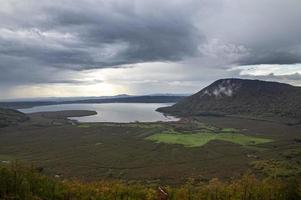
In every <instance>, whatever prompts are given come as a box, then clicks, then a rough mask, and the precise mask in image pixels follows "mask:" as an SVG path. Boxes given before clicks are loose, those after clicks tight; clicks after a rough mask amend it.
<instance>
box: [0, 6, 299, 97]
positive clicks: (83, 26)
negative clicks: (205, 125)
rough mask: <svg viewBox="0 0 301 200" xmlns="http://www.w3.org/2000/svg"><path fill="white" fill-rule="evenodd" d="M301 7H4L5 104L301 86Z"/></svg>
mask: <svg viewBox="0 0 301 200" xmlns="http://www.w3.org/2000/svg"><path fill="white" fill-rule="evenodd" d="M300 10H301V1H300V0H285V1H284V0H210V1H209V0H185V1H184V0H168V1H162V0H143V1H142V0H77V1H74V0H39V1H37V0H1V6H0V99H2V100H3V99H11V98H33V97H67V96H106V95H117V94H125V93H126V94H136V95H137V94H154V93H177V94H190V93H194V92H197V91H199V90H200V89H202V88H203V87H204V86H206V85H208V84H210V83H211V82H213V81H215V80H217V79H220V78H249V79H261V80H271V81H279V82H285V83H289V84H292V85H296V86H301V26H300V19H301V12H300Z"/></svg>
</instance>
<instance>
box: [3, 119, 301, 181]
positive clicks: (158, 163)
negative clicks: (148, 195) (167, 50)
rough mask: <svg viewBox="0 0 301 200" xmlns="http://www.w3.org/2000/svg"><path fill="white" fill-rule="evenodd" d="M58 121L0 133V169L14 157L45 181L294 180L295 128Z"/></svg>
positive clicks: (228, 122) (247, 123) (298, 157)
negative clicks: (39, 171)
mask: <svg viewBox="0 0 301 200" xmlns="http://www.w3.org/2000/svg"><path fill="white" fill-rule="evenodd" d="M65 114H66V113H65ZM59 116H60V117H56V115H55V114H53V113H52V114H50V113H48V114H47V113H46V114H45V113H44V114H41V113H40V114H32V115H31V120H30V121H28V122H26V123H23V124H22V125H20V126H16V127H7V128H2V129H0V165H4V166H5V165H7V163H8V162H12V161H14V160H20V161H22V162H25V163H27V164H29V165H31V164H33V165H35V166H37V167H39V168H41V169H42V171H43V174H46V175H48V176H52V177H54V176H58V177H59V178H60V179H65V178H68V179H69V178H71V179H74V178H75V179H79V180H84V181H95V180H100V179H102V180H112V179H113V180H115V179H118V180H128V181H142V182H146V183H169V184H179V183H185V182H186V181H187V180H188V179H190V178H193V179H196V180H210V179H212V178H215V177H218V178H220V179H222V180H228V179H231V178H233V177H239V176H240V175H241V174H243V173H245V172H246V171H248V170H251V171H252V172H254V173H255V174H257V175H259V176H275V174H276V176H281V177H291V176H296V177H300V165H301V164H300V163H301V147H300V146H301V145H300V127H298V126H288V125H284V124H276V123H270V122H265V121H255V120H247V119H233V118H227V117H203V118H200V119H185V120H181V121H179V122H164V123H163V122H155V123H139V122H136V123H74V122H71V121H70V120H66V119H65V118H63V117H62V116H61V115H59ZM179 138H180V139H179ZM150 139H153V141H152V140H150ZM163 140H166V141H163ZM179 141H180V142H179ZM170 143H172V144H170ZM192 147H193V148H192ZM274 169H275V170H277V171H275V170H274ZM273 170H274V171H273ZM287 171H289V173H286V172H287Z"/></svg>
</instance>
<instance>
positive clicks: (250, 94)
mask: <svg viewBox="0 0 301 200" xmlns="http://www.w3.org/2000/svg"><path fill="white" fill-rule="evenodd" d="M158 111H160V112H163V113H169V114H173V115H178V116H196V115H236V116H247V117H256V118H261V119H269V120H270V119H272V120H277V121H278V120H285V121H287V122H292V123H300V122H301V87H295V86H292V85H289V84H284V83H278V82H268V81H260V80H248V79H221V80H217V81H215V82H214V83H212V84H211V85H209V86H207V87H205V88H204V89H202V90H201V91H199V92H198V93H196V94H194V95H192V96H189V97H187V98H184V99H182V100H181V101H179V102H178V103H176V104H175V105H173V106H170V107H164V108H159V109H158Z"/></svg>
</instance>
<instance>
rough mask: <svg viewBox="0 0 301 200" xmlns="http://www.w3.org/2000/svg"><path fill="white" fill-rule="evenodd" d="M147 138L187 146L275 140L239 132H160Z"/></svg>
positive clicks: (258, 142) (246, 143) (243, 143)
mask: <svg viewBox="0 0 301 200" xmlns="http://www.w3.org/2000/svg"><path fill="white" fill-rule="evenodd" d="M146 139H148V140H152V141H155V142H158V143H160V142H163V143H167V144H182V145H184V146H186V147H200V146H203V145H205V144H207V143H208V142H210V141H212V140H222V141H227V142H232V143H235V144H239V145H243V146H245V145H257V144H262V143H266V142H271V141H273V140H271V139H266V138H259V137H254V136H246V135H242V134H238V133H229V132H221V133H196V134H181V133H159V134H154V135H152V136H149V137H147V138H146Z"/></svg>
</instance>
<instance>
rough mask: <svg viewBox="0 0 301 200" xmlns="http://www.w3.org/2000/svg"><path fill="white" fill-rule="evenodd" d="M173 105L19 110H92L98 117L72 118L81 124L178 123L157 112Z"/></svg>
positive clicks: (173, 118) (114, 105)
mask: <svg viewBox="0 0 301 200" xmlns="http://www.w3.org/2000/svg"><path fill="white" fill-rule="evenodd" d="M169 105H172V104H170V103H105V104H88V103H87V104H59V105H48V106H37V107H33V108H26V109H19V111H21V112H23V113H34V112H49V111H61V110H92V111H96V112H97V115H92V116H84V117H70V118H69V119H74V120H77V121H79V122H120V123H126V122H135V121H139V122H156V121H176V120H178V119H177V118H175V117H172V116H166V115H163V114H162V113H159V112H157V111H156V109H157V108H159V107H165V106H169Z"/></svg>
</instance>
